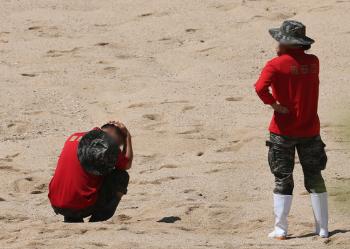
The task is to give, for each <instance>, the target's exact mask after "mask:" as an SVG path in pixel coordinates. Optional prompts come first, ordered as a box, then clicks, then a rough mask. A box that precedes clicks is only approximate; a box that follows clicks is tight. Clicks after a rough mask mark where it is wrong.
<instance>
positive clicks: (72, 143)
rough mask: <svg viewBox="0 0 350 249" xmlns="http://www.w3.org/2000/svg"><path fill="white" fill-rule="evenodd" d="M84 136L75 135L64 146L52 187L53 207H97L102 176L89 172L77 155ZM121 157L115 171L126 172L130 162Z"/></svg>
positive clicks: (51, 200)
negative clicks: (95, 205)
mask: <svg viewBox="0 0 350 249" xmlns="http://www.w3.org/2000/svg"><path fill="white" fill-rule="evenodd" d="M85 134H86V132H79V133H74V134H73V135H71V136H70V137H69V138H68V139H67V141H66V142H65V144H64V147H63V150H62V152H61V155H60V157H59V159H58V163H57V167H56V170H55V174H54V176H53V178H52V179H51V182H50V185H49V195H48V196H49V199H50V202H51V205H52V206H54V207H58V208H69V209H73V210H74V209H75V210H79V209H84V208H87V207H90V206H92V205H94V204H95V202H96V200H97V197H98V192H99V189H100V187H101V184H102V181H103V176H95V175H91V174H89V173H87V172H86V171H85V170H84V169H83V167H82V166H81V165H80V162H79V160H78V155H77V150H78V144H79V141H80V139H81V137H82V136H84V135H85ZM118 155H119V156H118V160H117V166H116V168H118V169H121V170H124V169H125V167H126V165H127V164H128V161H129V160H128V158H126V157H125V156H124V155H123V153H119V154H118Z"/></svg>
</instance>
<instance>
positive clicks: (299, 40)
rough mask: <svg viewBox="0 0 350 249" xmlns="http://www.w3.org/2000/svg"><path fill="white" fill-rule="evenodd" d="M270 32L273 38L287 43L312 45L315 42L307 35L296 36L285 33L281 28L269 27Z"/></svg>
mask: <svg viewBox="0 0 350 249" xmlns="http://www.w3.org/2000/svg"><path fill="white" fill-rule="evenodd" d="M269 33H270V35H271V36H272V38H274V39H275V40H276V41H278V42H279V43H281V44H285V45H311V44H313V43H314V42H315V41H314V40H313V39H311V38H310V37H307V36H303V37H294V36H287V35H284V34H283V33H282V32H281V29H280V28H274V29H269Z"/></svg>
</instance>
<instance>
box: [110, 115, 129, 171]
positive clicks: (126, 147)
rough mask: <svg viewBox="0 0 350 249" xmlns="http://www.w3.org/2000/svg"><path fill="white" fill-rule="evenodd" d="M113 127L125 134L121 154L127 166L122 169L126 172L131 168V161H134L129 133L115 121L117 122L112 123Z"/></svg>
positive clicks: (121, 124)
mask: <svg viewBox="0 0 350 249" xmlns="http://www.w3.org/2000/svg"><path fill="white" fill-rule="evenodd" d="M113 124H114V125H116V126H117V127H119V128H120V130H121V131H122V132H123V133H124V134H125V141H124V144H123V151H122V153H123V154H124V157H125V158H126V159H127V164H126V165H125V167H123V168H124V169H125V170H128V169H130V168H131V166H132V160H133V159H134V152H133V149H132V141H131V134H130V132H129V130H128V129H127V128H126V126H125V125H124V124H123V123H121V122H119V121H117V122H113Z"/></svg>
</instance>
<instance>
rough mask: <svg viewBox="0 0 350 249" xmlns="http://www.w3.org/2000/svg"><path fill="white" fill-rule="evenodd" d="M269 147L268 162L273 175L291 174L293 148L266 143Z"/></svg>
mask: <svg viewBox="0 0 350 249" xmlns="http://www.w3.org/2000/svg"><path fill="white" fill-rule="evenodd" d="M266 145H267V146H268V147H269V152H268V162H269V166H270V170H271V173H272V174H275V175H276V174H283V175H284V174H289V173H291V172H293V167H294V152H293V149H292V148H289V147H284V146H281V145H278V144H274V143H272V142H271V141H266Z"/></svg>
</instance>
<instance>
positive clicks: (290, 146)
mask: <svg viewBox="0 0 350 249" xmlns="http://www.w3.org/2000/svg"><path fill="white" fill-rule="evenodd" d="M266 145H267V146H269V153H268V161H269V165H270V169H271V172H272V174H274V176H275V189H274V193H275V194H283V195H291V194H292V193H293V188H294V181H293V170H294V159H295V150H297V152H298V156H299V161H300V164H301V166H302V169H303V173H304V185H305V188H306V190H307V191H308V192H309V193H323V192H326V186H325V183H324V180H323V177H322V174H321V171H322V170H324V169H325V168H326V164H327V155H326V152H325V144H324V143H323V141H322V139H321V137H320V136H315V137H310V138H294V137H287V136H281V135H277V134H274V133H271V134H270V140H269V141H266Z"/></svg>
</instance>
